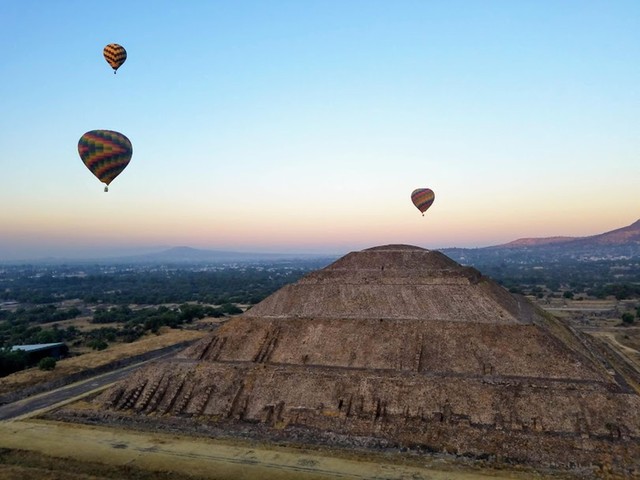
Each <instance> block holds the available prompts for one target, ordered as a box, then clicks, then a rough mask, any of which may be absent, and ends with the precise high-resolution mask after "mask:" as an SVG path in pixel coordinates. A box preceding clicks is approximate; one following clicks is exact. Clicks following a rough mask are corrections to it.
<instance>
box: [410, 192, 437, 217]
mask: <svg viewBox="0 0 640 480" xmlns="http://www.w3.org/2000/svg"><path fill="white" fill-rule="evenodd" d="M435 199H436V194H435V193H433V190H431V189H430V188H416V189H415V190H414V191H413V192H412V193H411V201H412V202H413V204H414V205H415V206H416V208H417V209H418V210H420V211H421V212H422V216H423V217H424V212H426V211H427V210H428V209H429V207H430V206H431V204H432V203H433V201H434V200H435Z"/></svg>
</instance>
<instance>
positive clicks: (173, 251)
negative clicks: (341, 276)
mask: <svg viewBox="0 0 640 480" xmlns="http://www.w3.org/2000/svg"><path fill="white" fill-rule="evenodd" d="M439 250H440V251H441V252H443V253H444V254H445V255H447V256H449V257H450V258H452V259H453V260H456V261H457V262H460V263H463V264H469V265H474V266H475V265H482V264H487V263H491V264H495V263H496V262H512V263H513V262H517V263H533V262H538V261H542V262H544V261H558V260H560V259H567V258H569V259H578V260H598V259H612V258H636V257H637V258H640V220H638V221H636V222H635V223H632V224H631V225H629V226H627V227H623V228H618V229H616V230H612V231H610V232H605V233H601V234H599V235H591V236H588V237H543V238H520V239H518V240H514V241H512V242H509V243H505V244H502V245H494V246H490V247H482V248H442V249H439ZM336 258H338V255H330V254H310V253H306V254H303V253H298V254H294V253H249V252H233V251H226V250H206V249H197V248H191V247H174V248H168V249H164V250H160V251H155V252H153V253H144V254H136V255H126V256H124V255H121V256H112V257H102V258H86V259H66V258H46V259H39V260H30V261H27V260H23V261H5V262H0V263H5V264H6V263H12V264H24V263H38V264H52V265H55V264H63V263H68V264H78V263H81V264H82V263H99V264H118V263H120V264H128V263H131V264H176V263H179V264H185V263H188V264H198V263H205V264H206V263H211V264H222V263H251V262H287V261H312V262H313V261H317V262H319V263H322V265H321V266H324V265H326V264H327V263H329V262H330V261H332V260H335V259H336Z"/></svg>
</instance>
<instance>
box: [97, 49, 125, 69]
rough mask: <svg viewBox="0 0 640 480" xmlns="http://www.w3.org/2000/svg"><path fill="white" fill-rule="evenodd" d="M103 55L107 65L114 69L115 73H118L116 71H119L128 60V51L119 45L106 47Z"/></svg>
mask: <svg viewBox="0 0 640 480" xmlns="http://www.w3.org/2000/svg"><path fill="white" fill-rule="evenodd" d="M102 54H103V55H104V58H105V60H106V61H107V63H108V64H109V65H111V68H113V73H116V70H118V68H120V67H121V66H122V64H123V63H124V61H125V60H126V59H127V51H126V50H125V49H124V47H123V46H122V45H118V44H117V43H110V44H109V45H107V46H106V47H104V50H103V51H102Z"/></svg>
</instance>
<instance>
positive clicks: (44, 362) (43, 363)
mask: <svg viewBox="0 0 640 480" xmlns="http://www.w3.org/2000/svg"><path fill="white" fill-rule="evenodd" d="M38 368H39V369H40V370H53V369H54V368H56V359H55V358H53V357H44V358H43V359H41V360H40V361H39V362H38Z"/></svg>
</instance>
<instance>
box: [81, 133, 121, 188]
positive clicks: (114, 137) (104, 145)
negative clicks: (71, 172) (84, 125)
mask: <svg viewBox="0 0 640 480" xmlns="http://www.w3.org/2000/svg"><path fill="white" fill-rule="evenodd" d="M78 153H79V154H80V158H81V159H82V161H83V162H84V164H85V165H86V166H87V168H88V169H89V170H90V171H91V173H93V174H94V175H95V176H96V177H97V178H98V180H100V181H101V182H102V183H104V184H105V185H107V186H105V187H104V191H105V192H108V191H109V188H108V185H109V184H110V183H111V182H112V181H113V179H114V178H116V177H117V176H118V175H120V174H121V173H122V171H123V170H124V169H125V168H126V167H127V165H129V162H130V161H131V156H132V155H133V146H132V145H131V142H130V141H129V139H128V138H127V137H125V136H124V135H123V134H121V133H118V132H113V131H111V130H91V131H90V132H87V133H85V134H84V135H82V137H80V141H79V142H78Z"/></svg>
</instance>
